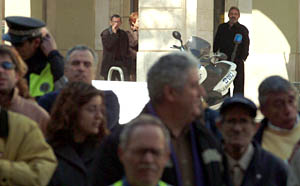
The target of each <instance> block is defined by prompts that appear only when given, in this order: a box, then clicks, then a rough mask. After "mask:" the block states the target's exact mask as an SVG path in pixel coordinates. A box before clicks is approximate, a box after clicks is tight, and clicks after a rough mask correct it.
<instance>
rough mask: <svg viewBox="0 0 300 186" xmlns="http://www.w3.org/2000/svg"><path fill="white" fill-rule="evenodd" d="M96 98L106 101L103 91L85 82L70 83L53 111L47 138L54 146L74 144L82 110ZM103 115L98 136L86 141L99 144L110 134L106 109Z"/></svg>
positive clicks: (58, 98) (56, 102)
mask: <svg viewBox="0 0 300 186" xmlns="http://www.w3.org/2000/svg"><path fill="white" fill-rule="evenodd" d="M95 96H101V98H102V100H104V94H103V92H102V91H100V90H98V89H96V88H95V87H93V86H92V85H90V84H87V83H84V82H70V83H68V84H67V85H66V86H65V87H64V88H63V89H62V91H61V92H60V94H59V95H58V97H57V98H56V101H55V103H54V106H53V109H52V110H51V119H50V121H49V124H48V128H47V138H48V140H49V142H50V144H51V145H52V146H58V145H64V144H66V143H73V142H74V131H75V129H76V128H77V127H78V126H79V122H78V121H79V113H80V111H81V108H82V106H83V105H85V104H86V103H88V102H89V101H90V100H91V99H92V98H93V97H95ZM102 104H103V105H104V103H102ZM103 115H104V120H103V122H102V125H100V126H99V132H98V134H97V135H94V136H89V137H88V138H86V140H85V141H91V142H93V143H95V144H98V143H99V142H100V141H101V140H102V139H103V137H105V136H106V135H107V134H108V133H109V132H108V129H107V122H106V117H105V116H106V111H105V109H104V110H103Z"/></svg>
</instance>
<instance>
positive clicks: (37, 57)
mask: <svg viewBox="0 0 300 186" xmlns="http://www.w3.org/2000/svg"><path fill="white" fill-rule="evenodd" d="M5 20H6V23H7V25H8V27H9V30H8V33H6V34H4V35H3V37H2V39H3V40H6V41H9V42H10V43H11V44H12V45H13V46H14V47H15V48H16V49H17V51H18V52H19V53H20V55H21V57H22V58H23V60H24V61H25V62H26V64H27V66H28V72H27V74H26V76H25V77H26V79H27V81H28V84H29V92H30V95H31V96H32V97H39V96H42V95H44V94H46V93H48V92H51V91H53V90H54V88H55V86H58V85H59V81H58V80H59V79H60V78H61V77H62V76H63V72H64V61H63V57H62V56H61V55H60V53H59V52H58V51H57V46H56V43H55V40H54V38H53V37H52V36H51V34H50V33H49V32H48V30H47V29H46V28H45V23H44V22H42V21H40V20H37V19H34V18H29V17H21V16H10V17H6V18H5Z"/></svg>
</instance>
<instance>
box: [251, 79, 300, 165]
mask: <svg viewBox="0 0 300 186" xmlns="http://www.w3.org/2000/svg"><path fill="white" fill-rule="evenodd" d="M258 92H259V103H260V110H261V112H262V113H263V115H264V116H265V118H264V119H263V120H262V122H261V126H260V128H259V130H258V132H257V133H256V135H255V139H256V140H257V141H258V142H259V143H260V144H261V145H262V147H263V148H264V149H266V150H268V151H270V152H272V153H273V154H275V155H276V156H278V157H280V158H281V159H283V160H287V159H288V158H289V157H290V156H291V153H292V151H293V147H294V145H295V144H296V143H297V142H298V141H299V139H300V126H299V114H298V111H297V109H298V106H297V105H298V93H297V90H296V88H295V87H294V86H293V85H292V84H291V83H290V82H289V81H287V80H286V79H284V78H282V77H280V76H270V77H268V78H266V79H265V80H264V81H263V82H262V83H261V84H260V86H259V88H258Z"/></svg>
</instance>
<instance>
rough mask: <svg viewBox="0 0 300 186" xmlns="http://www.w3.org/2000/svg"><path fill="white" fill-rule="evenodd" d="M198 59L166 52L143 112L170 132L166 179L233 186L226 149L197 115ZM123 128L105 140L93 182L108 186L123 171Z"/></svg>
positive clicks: (186, 184) (185, 185)
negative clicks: (120, 156)
mask: <svg viewBox="0 0 300 186" xmlns="http://www.w3.org/2000/svg"><path fill="white" fill-rule="evenodd" d="M198 64H199V63H198V60H197V59H195V58H194V57H193V56H191V55H189V54H187V53H184V52H178V53H177V52H176V53H171V54H168V55H165V56H162V57H161V58H159V59H158V61H157V62H156V63H155V64H154V65H153V66H152V67H151V68H150V70H149V71H148V74H147V84H148V92H149V96H150V102H149V103H148V104H147V105H146V106H145V108H144V109H143V111H142V113H146V114H151V115H152V116H155V117H158V118H159V119H161V121H162V122H163V123H164V125H165V126H166V127H167V129H168V131H169V133H170V136H171V143H170V148H171V161H169V162H168V163H167V165H166V167H165V169H164V172H163V176H162V178H161V180H162V181H165V182H167V183H169V184H171V185H175V186H194V185H197V186H204V185H210V186H224V185H229V182H230V181H229V180H228V179H229V175H228V174H227V166H226V163H225V161H224V156H223V153H222V149H221V147H220V145H219V144H218V142H217V141H216V139H215V138H214V137H213V136H212V134H211V133H210V132H209V131H208V130H207V129H206V128H205V126H204V124H202V123H200V121H199V120H197V119H196V118H197V117H199V115H200V114H201V112H203V111H202V110H201V97H202V96H204V95H205V90H204V88H203V87H202V86H201V85H199V75H198V68H197V67H198ZM121 130H122V128H121V129H120V130H115V132H114V133H112V135H111V136H109V137H108V138H107V140H106V141H104V142H103V145H102V147H101V148H100V153H99V157H98V158H97V160H98V161H97V160H96V162H95V166H96V170H94V173H95V175H94V176H95V177H94V183H93V185H100V186H102V185H109V184H112V183H114V182H115V181H117V180H120V179H121V178H122V176H123V175H124V171H123V167H122V166H121V164H120V161H119V160H118V157H117V146H118V143H119V136H120V131H121Z"/></svg>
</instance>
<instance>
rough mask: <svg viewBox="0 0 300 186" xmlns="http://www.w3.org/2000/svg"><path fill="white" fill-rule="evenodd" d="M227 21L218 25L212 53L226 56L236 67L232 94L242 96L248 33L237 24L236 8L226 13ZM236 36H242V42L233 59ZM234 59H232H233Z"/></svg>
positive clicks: (237, 13) (247, 50)
mask: <svg viewBox="0 0 300 186" xmlns="http://www.w3.org/2000/svg"><path fill="white" fill-rule="evenodd" d="M228 17H229V21H228V22H227V23H223V24H221V25H219V27H218V30H217V33H216V36H215V39H214V46H213V51H214V52H217V51H220V52H223V53H225V54H226V55H227V57H228V60H229V61H233V62H234V63H235V64H236V65H237V68H236V71H237V76H236V78H235V79H234V81H233V85H234V89H233V94H236V93H240V94H244V84H245V78H244V76H245V72H244V61H246V59H247V57H248V54H249V44H250V40H249V36H248V34H249V31H248V29H247V28H246V27H245V26H244V25H242V24H240V23H239V22H238V20H239V18H240V10H239V9H238V8H237V7H231V8H230V9H229V12H228ZM236 34H241V35H242V42H241V43H240V44H239V45H238V48H237V50H236V54H235V57H234V56H233V55H232V54H233V51H234V48H235V45H236V44H235V43H234V38H235V36H236ZM233 58H234V59H233Z"/></svg>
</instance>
